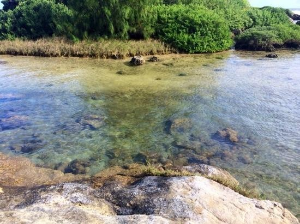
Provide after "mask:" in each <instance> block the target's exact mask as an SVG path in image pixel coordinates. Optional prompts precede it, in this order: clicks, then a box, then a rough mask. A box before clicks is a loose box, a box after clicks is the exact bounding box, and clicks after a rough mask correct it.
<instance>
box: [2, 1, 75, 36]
mask: <svg viewBox="0 0 300 224" xmlns="http://www.w3.org/2000/svg"><path fill="white" fill-rule="evenodd" d="M0 15H1V22H0V35H1V36H0V38H1V39H4V38H7V36H9V37H10V38H12V37H22V38H27V39H37V38H41V37H51V36H53V35H57V36H62V35H65V34H68V33H70V24H71V11H70V10H69V9H68V8H67V7H66V6H65V5H63V4H56V3H55V1H54V0H27V1H22V2H20V3H19V5H18V6H17V7H16V8H15V9H14V10H13V11H12V10H9V11H8V12H3V11H2V12H1V14H0Z"/></svg>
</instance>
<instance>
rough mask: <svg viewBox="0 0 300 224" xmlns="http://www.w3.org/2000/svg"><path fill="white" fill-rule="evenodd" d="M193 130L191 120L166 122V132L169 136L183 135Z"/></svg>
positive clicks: (182, 119)
mask: <svg viewBox="0 0 300 224" xmlns="http://www.w3.org/2000/svg"><path fill="white" fill-rule="evenodd" d="M191 128H192V122H191V120H190V119H189V118H177V119H173V120H168V121H167V122H166V131H167V132H168V133H169V134H175V133H183V132H186V131H188V130H190V129H191Z"/></svg>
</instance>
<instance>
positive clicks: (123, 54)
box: [0, 38, 299, 60]
mask: <svg viewBox="0 0 300 224" xmlns="http://www.w3.org/2000/svg"><path fill="white" fill-rule="evenodd" d="M230 50H235V51H247V52H260V53H261V52H265V53H267V52H268V51H263V50H247V49H235V48H232V49H228V50H227V51H221V52H215V53H195V54H188V53H180V52H178V51H176V50H175V49H173V48H171V47H170V46H168V45H166V44H164V43H162V42H160V41H157V40H153V39H150V40H142V41H135V40H129V41H122V40H102V41H98V42H89V41H82V42H78V43H72V42H69V41H66V40H64V39H59V38H54V39H39V40H36V41H31V40H25V41H24V40H13V41H9V40H2V41H0V55H12V56H33V57H61V58H71V57H74V58H92V59H115V60H118V59H128V58H130V57H134V56H137V55H140V56H154V55H159V56H162V55H173V54H176V55H183V56H186V55H205V54H218V53H222V52H228V51H230ZM285 50H288V51H294V50H299V49H295V48H287V47H282V48H277V49H276V52H280V51H285Z"/></svg>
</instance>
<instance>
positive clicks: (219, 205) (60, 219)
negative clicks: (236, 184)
mask: <svg viewBox="0 0 300 224" xmlns="http://www.w3.org/2000/svg"><path fill="white" fill-rule="evenodd" d="M0 220H1V223H4V224H8V223H78V224H79V223H99V224H100V223H153V224H154V223H155V224H156V223H174V224H175V223H199V224H201V223H203V224H206V223H207V224H211V223H213V224H224V223H231V224H241V223H243V224H261V223H270V224H299V221H298V220H297V218H295V217H294V216H293V215H292V214H291V213H290V212H289V211H288V210H286V209H285V208H283V207H282V205H281V204H279V203H276V202H272V201H260V200H256V199H249V198H246V197H244V196H242V195H239V194H238V193H236V192H234V191H232V190H231V189H229V188H227V187H224V186H222V185H220V184H218V183H216V182H214V181H211V180H208V179H206V178H204V177H171V178H166V177H145V178H143V179H142V180H140V181H138V182H135V183H133V184H132V185H129V186H124V185H122V184H119V183H118V182H107V183H106V184H105V185H104V186H102V187H101V188H98V189H93V188H91V187H90V186H89V185H87V184H78V183H69V184H68V183H67V184H60V185H57V186H53V187H42V188H35V189H31V190H26V191H24V192H15V193H12V195H11V196H9V195H7V194H6V193H4V194H0Z"/></svg>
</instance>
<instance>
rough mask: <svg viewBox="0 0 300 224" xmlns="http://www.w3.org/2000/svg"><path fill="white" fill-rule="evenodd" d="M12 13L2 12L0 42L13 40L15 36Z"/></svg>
mask: <svg viewBox="0 0 300 224" xmlns="http://www.w3.org/2000/svg"><path fill="white" fill-rule="evenodd" d="M12 15H13V13H12V11H8V12H3V11H0V40H4V39H8V40H10V39H13V37H14V35H13V32H12V30H11V29H12V18H13V16H12Z"/></svg>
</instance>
